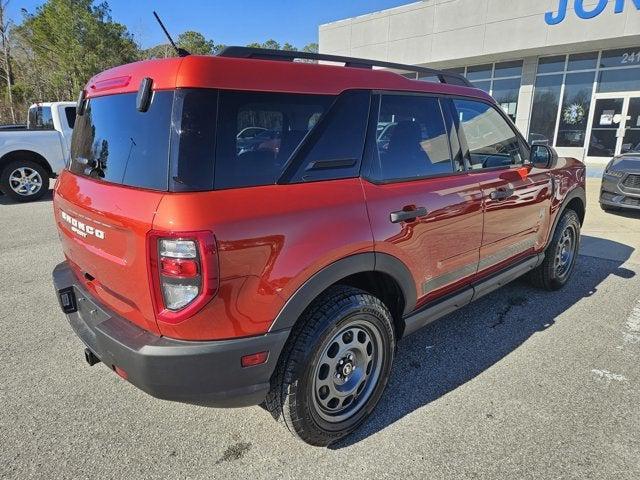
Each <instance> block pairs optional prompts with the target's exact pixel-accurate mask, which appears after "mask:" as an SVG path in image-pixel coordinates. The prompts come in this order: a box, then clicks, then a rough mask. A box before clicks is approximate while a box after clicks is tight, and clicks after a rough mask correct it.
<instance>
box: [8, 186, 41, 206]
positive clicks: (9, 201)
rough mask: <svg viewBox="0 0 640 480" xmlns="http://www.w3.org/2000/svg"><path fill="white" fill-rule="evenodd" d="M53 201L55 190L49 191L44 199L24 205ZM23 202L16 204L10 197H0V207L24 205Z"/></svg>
mask: <svg viewBox="0 0 640 480" xmlns="http://www.w3.org/2000/svg"><path fill="white" fill-rule="evenodd" d="M51 200H53V190H51V189H49V190H47V191H46V192H45V193H44V195H43V196H42V198H40V199H38V200H35V201H32V202H24V203H40V202H50V201H51ZM24 203H22V202H16V201H15V200H13V199H12V198H11V197H9V196H8V195H0V205H24Z"/></svg>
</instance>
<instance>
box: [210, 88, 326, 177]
mask: <svg viewBox="0 0 640 480" xmlns="http://www.w3.org/2000/svg"><path fill="white" fill-rule="evenodd" d="M332 100H333V97H331V96H327V95H299V94H282V93H255V92H221V93H220V102H219V105H220V110H219V114H218V129H217V130H218V131H217V137H216V161H215V176H214V177H215V182H214V183H215V188H216V189H218V188H231V187H247V186H255V185H271V184H274V183H276V181H277V180H278V178H279V177H280V175H281V174H282V172H283V169H284V167H285V165H286V164H287V161H288V160H289V157H290V156H291V154H292V153H293V152H294V150H295V149H296V147H297V146H298V145H299V144H300V142H301V141H302V140H303V138H304V137H305V135H306V134H307V132H309V130H311V129H312V128H313V127H314V126H315V125H316V123H317V122H318V120H319V119H320V117H321V116H322V114H323V113H324V112H325V111H326V110H327V109H328V107H329V105H330V104H331V102H332ZM246 128H260V129H264V130H263V131H261V132H260V133H258V134H256V135H255V136H254V137H238V135H239V134H240V133H241V132H243V130H245V129H246Z"/></svg>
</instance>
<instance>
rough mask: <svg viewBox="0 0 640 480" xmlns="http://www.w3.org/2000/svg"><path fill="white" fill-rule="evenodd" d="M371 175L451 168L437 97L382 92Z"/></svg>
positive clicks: (384, 177)
mask: <svg viewBox="0 0 640 480" xmlns="http://www.w3.org/2000/svg"><path fill="white" fill-rule="evenodd" d="M375 153H376V154H377V155H374V156H375V157H377V159H375V160H374V161H373V168H372V172H371V176H372V179H373V180H378V181H399V180H411V179H416V178H424V177H429V176H433V175H442V174H447V173H452V172H454V170H455V171H458V170H461V169H462V167H461V166H460V165H457V166H456V167H455V168H454V165H453V162H452V159H451V150H450V147H449V139H448V134H447V128H446V126H445V122H444V118H443V112H442V109H441V107H440V102H439V101H438V99H437V98H434V97H428V96H422V95H383V96H382V98H381V101H380V111H379V115H378V124H377V128H376V152H375Z"/></svg>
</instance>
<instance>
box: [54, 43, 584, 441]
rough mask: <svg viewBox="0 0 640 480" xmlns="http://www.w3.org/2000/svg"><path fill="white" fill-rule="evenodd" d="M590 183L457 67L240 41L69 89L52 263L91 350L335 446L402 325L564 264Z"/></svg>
mask: <svg viewBox="0 0 640 480" xmlns="http://www.w3.org/2000/svg"><path fill="white" fill-rule="evenodd" d="M296 58H304V59H307V60H316V61H317V60H327V61H333V62H341V63H343V64H344V65H338V64H336V63H334V64H326V63H325V64H318V63H312V62H309V61H307V62H299V61H293V60H294V59H296ZM374 64H375V65H374ZM373 66H381V67H386V68H387V69H385V70H383V69H379V68H376V69H374V68H372V67H373ZM394 69H395V70H394ZM403 69H404V71H407V70H413V71H419V72H420V73H421V74H423V75H425V76H428V77H429V78H430V80H431V81H417V80H410V79H407V78H405V77H403V76H402V75H401V74H399V73H395V72H396V71H399V70H403ZM248 128H253V129H254V131H253V132H251V133H247V132H249V131H248V130H247V129H248ZM246 135H253V136H252V140H251V141H248V140H247V138H245V137H246ZM584 179H585V167H584V165H583V164H582V163H581V162H579V161H577V160H574V159H571V158H558V156H557V155H556V154H555V152H554V151H553V150H552V149H551V148H549V147H547V146H544V145H535V146H532V147H531V146H529V145H528V144H527V142H526V141H525V139H524V138H523V137H522V135H521V134H520V133H519V132H518V131H517V130H516V128H515V127H514V126H513V124H512V123H511V121H510V120H509V118H508V117H507V116H506V115H505V114H504V112H503V111H502V110H501V109H500V108H499V107H498V106H497V105H496V103H495V102H494V100H493V99H492V98H491V97H490V96H489V95H487V94H486V93H484V92H482V91H481V90H478V89H475V88H473V87H472V86H471V85H470V84H469V83H468V81H467V80H466V79H465V78H463V77H460V76H458V75H455V74H452V73H448V72H443V71H437V70H431V69H424V68H416V67H411V66H406V65H405V66H403V65H397V64H388V63H380V62H378V63H376V62H371V61H367V60H360V59H352V58H345V57H334V56H328V55H318V54H303V53H300V52H274V51H265V50H258V49H247V48H241V47H229V48H228V49H227V50H225V51H223V52H222V53H221V54H220V55H218V56H193V55H191V56H185V57H183V58H171V59H163V60H153V61H145V62H140V63H134V64H130V65H124V66H120V67H117V68H113V69H111V70H108V71H106V72H103V73H100V74H99V75H97V76H96V77H94V78H93V79H91V80H90V81H89V83H88V85H87V86H86V89H85V90H84V91H83V93H82V94H81V96H80V99H79V101H78V116H77V122H76V126H75V129H74V132H73V139H72V147H71V162H70V164H69V166H68V168H67V169H66V170H65V171H64V172H63V173H62V174H61V175H60V177H59V179H58V181H57V184H56V187H55V194H54V210H55V212H54V213H55V219H56V223H57V227H58V229H59V234H60V239H61V242H62V247H63V250H64V254H65V257H66V260H65V261H64V262H63V263H61V264H60V265H58V266H57V267H56V268H55V270H54V272H53V278H54V283H55V288H56V291H57V294H58V298H59V301H60V304H61V307H62V309H63V311H64V312H65V313H66V315H67V317H68V320H69V322H70V323H71V326H72V328H73V329H74V331H75V332H76V334H77V335H78V336H79V337H80V339H81V340H82V341H83V343H84V344H85V346H86V350H85V356H86V359H87V361H88V362H89V363H90V364H94V363H97V362H102V363H103V364H105V365H106V366H107V367H108V368H110V369H112V370H113V371H115V372H116V373H117V374H118V375H120V376H121V377H123V378H124V379H126V380H127V381H129V382H131V383H132V384H133V385H136V386H137V387H139V388H140V389H142V390H144V391H145V392H147V393H149V394H151V395H153V396H155V397H158V398H162V399H168V400H175V401H180V402H188V403H193V404H200V405H209V406H218V407H228V406H245V405H257V404H263V405H264V406H266V408H267V409H268V410H270V412H271V413H272V414H273V416H274V417H276V418H279V419H282V420H283V421H284V423H285V425H286V427H287V428H288V429H289V430H290V431H291V432H292V433H293V434H295V435H297V436H298V437H299V438H301V439H302V440H304V441H306V442H308V443H310V444H313V445H327V444H329V443H331V442H334V441H336V440H337V439H339V438H341V437H342V436H344V435H346V434H348V433H350V432H352V431H353V430H354V429H355V428H356V427H358V425H359V424H361V422H362V421H363V420H364V419H365V418H366V417H367V416H368V415H369V414H370V413H371V411H372V410H373V409H374V407H375V406H376V404H377V403H378V400H379V399H380V397H381V395H382V393H383V390H384V389H385V385H386V384H387V380H388V378H389V374H390V371H391V365H392V362H393V357H394V353H395V351H396V345H397V343H398V340H399V339H400V338H402V337H404V336H405V335H408V334H409V333H411V332H414V331H415V330H416V329H418V328H420V327H422V326H424V325H426V324H428V323H430V322H432V321H434V320H436V319H438V318H440V317H442V316H444V315H446V314H447V313H449V312H452V311H454V310H455V309H458V308H460V307H463V306H464V305H467V304H468V303H469V302H471V301H473V300H475V299H477V298H479V297H481V296H482V295H485V294H487V293H488V292H491V291H493V290H495V289H496V288H498V287H500V286H502V285H505V284H506V283H508V282H510V281H511V280H514V279H515V278H517V277H519V276H521V275H524V274H528V275H529V277H530V279H531V280H532V281H533V282H534V283H535V284H536V285H539V286H541V287H543V288H545V289H548V290H555V289H558V288H561V287H562V286H563V285H565V284H566V282H567V281H568V279H569V277H570V275H571V272H572V270H573V267H574V264H575V261H576V258H577V250H578V245H579V241H580V226H581V223H582V221H583V219H584V214H585V190H584Z"/></svg>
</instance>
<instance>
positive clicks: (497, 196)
mask: <svg viewBox="0 0 640 480" xmlns="http://www.w3.org/2000/svg"><path fill="white" fill-rule="evenodd" d="M511 195H513V188H498V189H497V190H494V191H493V192H491V193H490V194H489V198H491V200H506V199H507V198H509V197H510V196H511Z"/></svg>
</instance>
